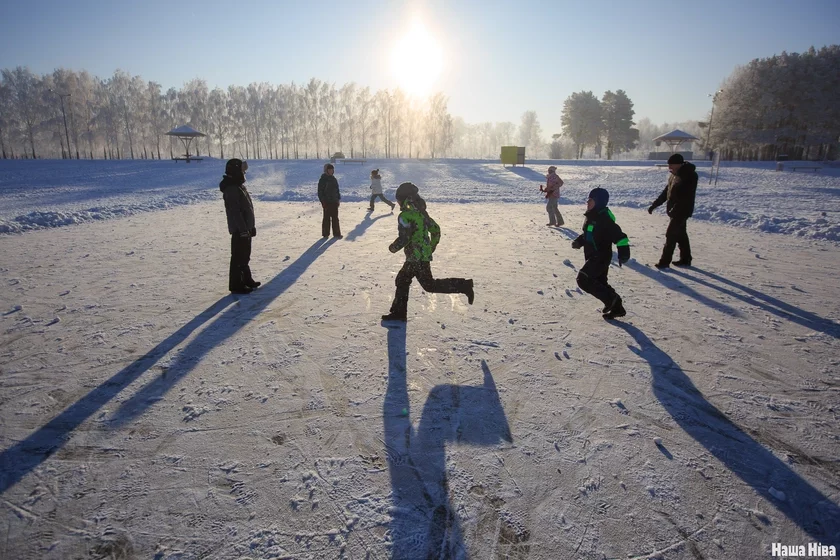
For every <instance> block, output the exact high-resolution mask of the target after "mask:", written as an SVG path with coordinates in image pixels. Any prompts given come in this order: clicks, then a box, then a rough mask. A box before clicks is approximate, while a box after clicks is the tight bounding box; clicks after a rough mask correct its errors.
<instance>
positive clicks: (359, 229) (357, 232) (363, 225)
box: [345, 202, 394, 241]
mask: <svg viewBox="0 0 840 560" xmlns="http://www.w3.org/2000/svg"><path fill="white" fill-rule="evenodd" d="M382 204H384V202H383V203H382ZM370 214H371V213H370V212H366V213H365V217H364V219H363V220H362V221H361V222H359V223H358V224H357V225H356V227H354V228H353V231H351V232H350V233H348V234H347V235H346V236H345V239H347V241H355V240H356V238H357V237H360V236H361V235H362V234H363V233H364V232H365V231H366V230H367V229H368V228H369V227H370V226H372V225H373V222H375V221H377V220H381V219H382V218H387V217H389V216H393V214H394V213H393V211H392V212H391V213H390V214H382V215H381V216H377V217H376V218H371V217H370Z"/></svg>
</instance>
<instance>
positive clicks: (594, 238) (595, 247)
mask: <svg viewBox="0 0 840 560" xmlns="http://www.w3.org/2000/svg"><path fill="white" fill-rule="evenodd" d="M584 216H585V217H586V221H585V222H584V223H583V233H582V234H581V235H580V236H578V238H577V239H575V240H574V242H573V243H572V246H574V247H583V254H584V256H585V257H586V260H589V259H591V258H597V259H600V260H603V261H605V262H609V261H611V260H612V245H613V243H615V246H616V248H617V249H618V261H619V262H621V263H624V262H627V261H628V260H629V259H630V240H629V239H628V238H627V235H626V234H625V233H624V232H623V231H621V227H619V225H618V224H617V223H615V216H614V215H613V213H612V212H611V211H610V209H609V208H607V207H604V208H593V209H592V210H589V211H588V212H586V213H585V214H584Z"/></svg>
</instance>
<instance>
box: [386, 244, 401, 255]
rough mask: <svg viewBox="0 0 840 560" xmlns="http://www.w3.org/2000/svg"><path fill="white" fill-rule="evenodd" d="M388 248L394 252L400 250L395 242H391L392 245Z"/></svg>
mask: <svg viewBox="0 0 840 560" xmlns="http://www.w3.org/2000/svg"><path fill="white" fill-rule="evenodd" d="M388 250H389V251H391V252H392V253H396V252H397V251H399V249H398V248H397V246H396V245H394V244H393V243H391V244H390V245H388Z"/></svg>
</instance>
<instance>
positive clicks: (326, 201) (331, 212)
mask: <svg viewBox="0 0 840 560" xmlns="http://www.w3.org/2000/svg"><path fill="white" fill-rule="evenodd" d="M318 200H320V201H321V207H322V208H323V209H324V219H323V220H321V235H323V236H324V237H329V236H330V222H332V232H333V237H335V238H336V239H341V238H342V237H344V236H343V235H341V226H339V224H338V206H339V205H340V204H341V192H340V191H339V190H338V179H336V178H335V166H333V164H331V163H327V164H325V165H324V173H323V174H322V175H321V179H320V180H319V181H318Z"/></svg>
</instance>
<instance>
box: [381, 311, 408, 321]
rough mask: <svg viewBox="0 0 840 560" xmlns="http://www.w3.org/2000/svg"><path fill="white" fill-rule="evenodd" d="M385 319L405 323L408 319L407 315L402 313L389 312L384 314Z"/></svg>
mask: <svg viewBox="0 0 840 560" xmlns="http://www.w3.org/2000/svg"><path fill="white" fill-rule="evenodd" d="M382 320H383V321H401V322H403V323H405V322H406V321H407V320H408V319H407V318H406V316H405V315H400V314H399V313H388V314H387V315H383V316H382Z"/></svg>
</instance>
